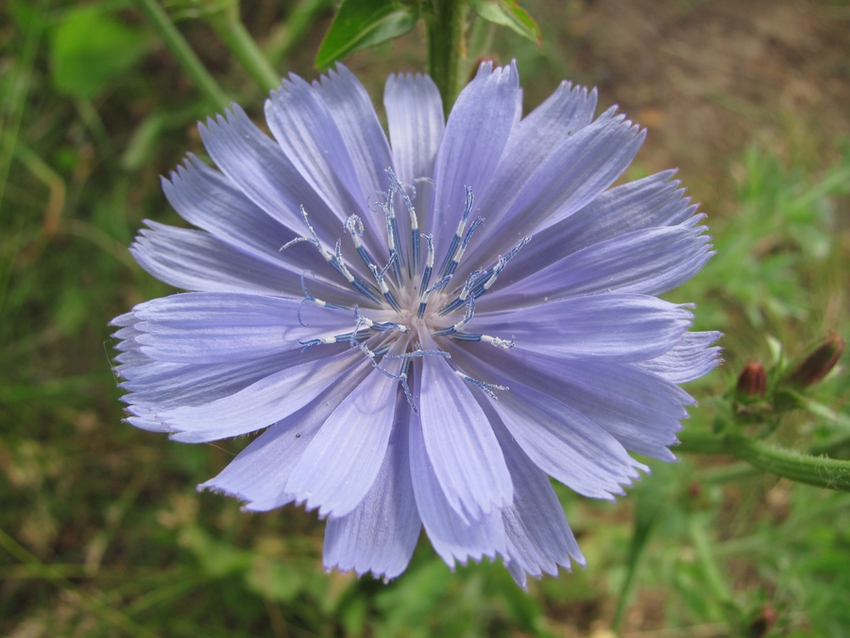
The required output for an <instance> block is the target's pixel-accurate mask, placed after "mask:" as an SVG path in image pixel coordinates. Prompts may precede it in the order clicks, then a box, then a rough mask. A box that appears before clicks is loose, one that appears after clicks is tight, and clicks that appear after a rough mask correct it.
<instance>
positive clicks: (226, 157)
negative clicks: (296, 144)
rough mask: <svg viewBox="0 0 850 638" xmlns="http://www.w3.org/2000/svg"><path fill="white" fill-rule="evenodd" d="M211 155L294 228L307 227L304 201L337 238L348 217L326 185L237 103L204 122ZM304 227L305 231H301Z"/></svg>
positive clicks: (327, 235)
mask: <svg viewBox="0 0 850 638" xmlns="http://www.w3.org/2000/svg"><path fill="white" fill-rule="evenodd" d="M199 130H200V133H201V138H202V139H203V141H204V146H206V149H207V152H209V154H210V157H211V158H212V159H213V161H214V162H215V163H216V165H217V166H218V167H219V169H221V171H222V172H223V173H224V174H225V175H226V176H227V177H228V178H229V179H230V181H232V182H233V183H234V184H235V185H236V186H237V187H238V188H239V189H240V190H241V191H242V192H243V193H245V195H246V196H247V197H248V198H249V199H251V200H252V201H253V202H254V203H255V204H256V205H257V206H259V207H260V208H262V209H263V210H265V211H266V212H267V213H268V214H269V215H271V216H273V217H275V218H276V219H278V220H280V222H281V223H282V224H284V225H285V226H286V227H287V228H290V229H292V230H294V231H298V230H299V229H303V221H302V219H301V213H300V207H301V206H304V207H305V208H306V209H307V211H308V212H309V213H311V214H312V216H313V217H312V220H311V221H312V223H313V224H314V226H315V227H316V229H317V230H318V231H319V233H320V235H322V236H323V238H324V239H325V240H329V239H333V238H335V237H336V236H337V235H338V233H339V230H338V229H339V224H340V223H341V222H342V221H343V220H344V219H345V217H346V215H345V213H344V211H340V210H339V203H338V202H337V201H336V200H334V199H333V198H329V197H328V193H327V192H326V191H327V189H322V188H318V185H317V184H312V183H308V182H307V180H306V179H305V177H306V176H305V175H303V174H302V173H301V172H300V170H299V167H296V166H295V165H293V163H292V161H290V159H289V158H287V157H286V155H285V153H284V152H283V150H282V149H281V148H280V146H279V145H278V144H275V142H274V140H271V139H269V137H268V136H267V135H266V134H265V133H263V132H262V131H261V130H260V129H259V128H257V126H255V125H254V124H253V123H252V122H251V120H249V119H248V116H247V115H245V112H244V111H243V110H242V109H241V108H240V107H239V106H237V105H236V104H234V105H232V107H231V111H228V112H227V113H226V118H225V117H222V116H220V115H219V116H218V117H217V118H216V119H215V120H213V119H211V118H210V119H208V120H207V124H206V126H200V127H199ZM302 232H303V231H302Z"/></svg>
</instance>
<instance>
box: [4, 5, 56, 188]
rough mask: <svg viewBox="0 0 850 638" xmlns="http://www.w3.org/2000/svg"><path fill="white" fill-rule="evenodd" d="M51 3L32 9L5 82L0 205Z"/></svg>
mask: <svg viewBox="0 0 850 638" xmlns="http://www.w3.org/2000/svg"><path fill="white" fill-rule="evenodd" d="M49 6H50V2H47V1H46V0H42V1H41V2H40V3H39V4H38V6H37V7H36V10H35V11H33V16H34V19H33V20H32V21H28V22H27V24H28V28H27V29H26V33H25V36H24V45H23V47H22V49H21V52H20V56H19V57H18V60H17V64H16V65H14V66H13V68H12V71H13V73H12V79H11V81H9V82H8V83H6V85H5V86H6V91H7V93H6V95H5V98H6V100H7V104H8V107H9V108H8V111H7V114H8V116H7V117H6V118H5V123H4V120H3V119H2V118H0V140H3V141H4V142H5V143H6V144H8V146H9V152H8V153H2V154H0V205H2V204H3V197H4V195H5V193H6V180H7V179H8V177H9V170H10V168H11V165H12V153H13V151H14V150H15V143H16V142H17V140H18V130H19V129H20V126H21V118H22V117H23V114H24V108H25V107H26V101H27V95H28V94H29V90H30V81H31V80H32V69H33V66H34V64H35V55H36V53H37V52H38V45H39V42H40V41H41V36H42V35H43V34H44V30H45V28H44V27H45V23H46V19H45V16H46V15H47V9H48V8H49ZM4 124H5V126H4Z"/></svg>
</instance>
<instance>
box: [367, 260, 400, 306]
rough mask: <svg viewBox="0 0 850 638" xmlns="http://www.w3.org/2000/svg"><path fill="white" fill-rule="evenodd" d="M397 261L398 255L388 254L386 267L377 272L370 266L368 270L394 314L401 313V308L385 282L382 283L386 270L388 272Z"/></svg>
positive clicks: (376, 269) (376, 268) (375, 268)
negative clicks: (388, 258)
mask: <svg viewBox="0 0 850 638" xmlns="http://www.w3.org/2000/svg"><path fill="white" fill-rule="evenodd" d="M397 261H398V253H395V252H393V253H391V254H390V260H389V262H388V263H387V265H386V266H384V267H383V268H382V269H381V270H380V271H379V270H378V267H377V266H374V265H372V266H370V267H369V269H370V270H371V271H372V274H373V275H374V277H375V280H376V281H377V282H378V286H380V288H381V293H382V294H383V295H384V299H386V300H387V301H388V302H389V304H390V305H391V306H392V307H393V310H395V311H396V312H401V306H400V305H399V304H398V301H396V299H395V296H394V295H393V293H392V291H390V288H389V286H387V282H386V281H384V275H386V274H387V270H389V269H390V266H392V265H393V264H394V263H396V262H397Z"/></svg>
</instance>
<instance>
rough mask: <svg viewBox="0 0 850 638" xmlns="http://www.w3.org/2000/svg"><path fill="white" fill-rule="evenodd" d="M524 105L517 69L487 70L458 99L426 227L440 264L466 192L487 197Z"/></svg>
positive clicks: (487, 67)
mask: <svg viewBox="0 0 850 638" xmlns="http://www.w3.org/2000/svg"><path fill="white" fill-rule="evenodd" d="M521 101H522V92H521V90H520V88H519V74H518V72H517V69H516V64H514V63H511V64H510V66H505V67H500V68H497V69H495V70H493V69H492V64H491V63H485V64H482V65H481V66H480V67H479V69H478V74H477V75H476V76H475V79H473V80H472V82H470V83H469V84H468V85H467V86H466V88H465V89H464V90H463V91H462V92H461V94H460V95H459V96H458V98H457V102H455V105H454V107H453V108H452V112H451V115H449V121H448V123H447V124H446V133H445V135H444V137H443V143H442V144H441V145H440V150H439V151H438V153H437V162H436V165H435V167H434V181H435V182H436V193H435V197H434V206H433V209H432V210H433V211H434V212H433V214H429V217H428V219H427V220H426V221H425V223H424V227H425V229H426V232H430V233H433V235H434V245H435V246H436V247H437V251H438V252H437V258H438V260H439V259H440V258H441V257H442V255H441V253H440V252H439V251H440V250H442V251H445V250H446V248H447V246H448V245H449V241H450V238H451V237H452V236H453V235H454V233H455V231H456V230H457V222H458V221H459V220H460V218H461V214H462V213H463V210H464V200H465V197H466V187H467V186H469V187H471V188H472V191H473V193H484V192H485V189H486V188H487V186H488V184H489V183H490V181H491V179H492V177H493V174H494V172H495V169H496V166H497V165H498V164H499V160H500V158H501V157H502V152H503V151H504V149H505V145H506V144H507V141H508V136H509V135H510V132H511V129H512V128H513V127H514V125H515V124H516V123H517V121H518V119H519V116H520V114H521V109H522V105H521ZM438 263H439V261H438Z"/></svg>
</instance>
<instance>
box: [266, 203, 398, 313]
mask: <svg viewBox="0 0 850 638" xmlns="http://www.w3.org/2000/svg"><path fill="white" fill-rule="evenodd" d="M301 217H303V218H304V224H305V225H306V226H307V229H308V230H309V231H310V234H311V235H312V238H309V237H296V238H295V239H293V240H291V241H288V242H286V244H284V245H283V246H282V247H281V249H280V251H281V252H282V251H284V250H286V249H287V248H289V247H290V246H292V245H293V244H298V243H301V242H302V241H308V242H310V243H311V244H313V245H314V246H315V247H316V249H317V250H318V251H319V253H320V254H321V255H322V257H324V259H325V261H327V262H328V263H329V264H330V265H331V266H332V267H333V268H334V270H336V271H337V272H338V273H339V274H341V275H342V276H343V277H345V280H346V281H347V282H348V283H349V284H351V285H352V286H354V288H355V289H356V290H357V291H358V292H360V293H362V294H364V295H366V296H367V297H368V298H369V299H371V300H372V301H374V302H375V303H381V298H380V297H378V295H376V294H375V293H374V292H373V291H372V290H370V289H369V288H368V287H367V286H366V284H364V283H363V282H362V281H360V279H358V278H357V277H355V276H354V275H352V274H351V271H349V270H348V267H347V266H346V265H345V262H343V260H342V254H341V252H340V242H339V240H337V242H336V255H334V254H333V253H332V252H330V251H329V250H327V249H326V248H325V247H324V246H322V242H321V241H319V236H318V235H317V234H316V229H315V228H313V226H312V225H311V224H310V220H309V219H308V217H307V211H306V210H304V207H303V206H302V207H301Z"/></svg>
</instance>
